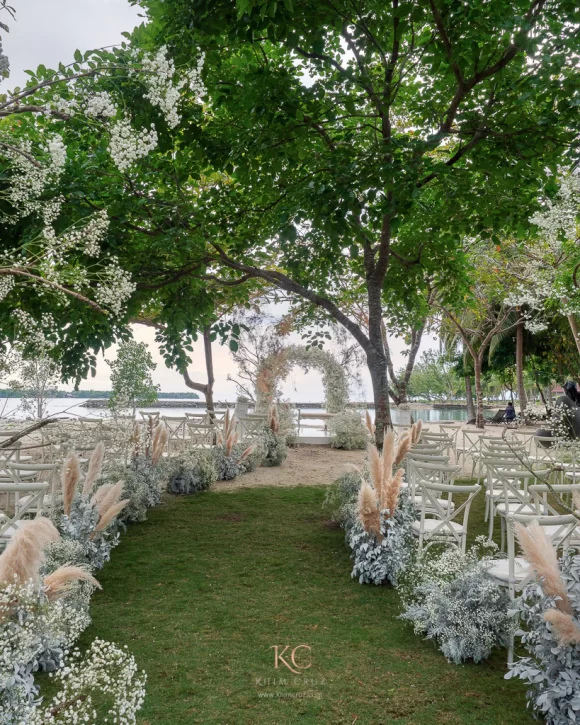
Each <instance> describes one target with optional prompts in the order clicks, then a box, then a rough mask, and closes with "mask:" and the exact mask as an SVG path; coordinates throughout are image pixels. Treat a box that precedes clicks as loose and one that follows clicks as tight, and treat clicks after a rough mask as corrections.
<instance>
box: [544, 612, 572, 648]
mask: <svg viewBox="0 0 580 725" xmlns="http://www.w3.org/2000/svg"><path fill="white" fill-rule="evenodd" d="M544 619H545V620H546V622H549V623H550V624H551V625H552V628H553V630H554V633H555V634H556V635H557V637H558V641H559V643H560V644H561V645H563V646H564V647H566V646H569V645H573V644H580V627H579V626H578V624H577V623H576V620H575V619H574V618H573V617H572V616H571V615H570V614H567V613H566V612H561V611H560V610H559V609H548V611H547V612H544Z"/></svg>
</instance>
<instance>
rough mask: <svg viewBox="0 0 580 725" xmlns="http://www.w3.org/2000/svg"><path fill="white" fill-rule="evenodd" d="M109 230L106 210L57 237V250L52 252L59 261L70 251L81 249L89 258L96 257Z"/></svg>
mask: <svg viewBox="0 0 580 725" xmlns="http://www.w3.org/2000/svg"><path fill="white" fill-rule="evenodd" d="M108 229H109V216H108V214H107V212H106V210H104V209H103V210H101V211H98V212H96V213H95V214H93V215H92V216H91V217H90V218H89V221H88V222H86V224H84V225H82V226H76V227H74V228H73V229H69V230H68V231H66V232H64V233H63V234H61V235H60V236H59V237H58V245H57V248H55V249H54V250H53V252H54V254H57V255H58V258H59V259H63V260H64V258H65V257H66V255H67V254H68V253H69V252H70V251H71V250H72V249H81V250H82V251H83V252H84V253H85V254H87V255H88V256H89V257H97V256H98V255H99V253H100V251H101V242H102V241H103V239H104V237H105V235H106V233H107V231H108Z"/></svg>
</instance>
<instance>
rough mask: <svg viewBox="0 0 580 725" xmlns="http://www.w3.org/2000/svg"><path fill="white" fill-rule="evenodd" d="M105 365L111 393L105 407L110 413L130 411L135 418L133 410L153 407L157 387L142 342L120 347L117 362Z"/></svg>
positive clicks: (153, 365) (149, 355) (108, 361)
mask: <svg viewBox="0 0 580 725" xmlns="http://www.w3.org/2000/svg"><path fill="white" fill-rule="evenodd" d="M106 362H107V363H108V365H109V367H110V368H111V390H112V392H111V395H110V397H109V401H108V406H109V408H110V409H111V410H112V411H113V412H114V413H119V412H121V411H122V410H127V409H130V410H131V411H132V415H133V417H135V412H136V409H137V406H148V405H152V404H153V403H155V401H156V400H157V392H158V390H159V386H158V385H155V384H154V383H153V380H152V378H151V371H153V370H155V367H156V365H155V363H154V362H153V358H152V357H151V353H150V352H149V350H148V349H147V345H145V343H144V342H135V341H134V340H127V341H126V342H123V343H121V344H120V345H119V349H118V351H117V359H116V360H112V361H110V360H107V361H106Z"/></svg>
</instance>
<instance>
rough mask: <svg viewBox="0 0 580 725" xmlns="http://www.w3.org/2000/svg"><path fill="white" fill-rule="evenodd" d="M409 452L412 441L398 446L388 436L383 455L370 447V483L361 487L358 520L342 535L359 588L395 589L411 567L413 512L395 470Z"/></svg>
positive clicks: (408, 438) (400, 473) (400, 471)
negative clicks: (381, 585)
mask: <svg viewBox="0 0 580 725" xmlns="http://www.w3.org/2000/svg"><path fill="white" fill-rule="evenodd" d="M410 448H411V436H410V435H405V436H403V437H402V438H401V440H400V441H399V445H397V444H396V443H395V434H394V432H393V431H389V432H388V433H387V434H386V435H385V438H384V442H383V451H382V454H380V453H379V451H378V450H377V448H376V447H375V446H374V445H369V480H367V479H366V478H364V479H363V480H362V482H361V486H360V490H359V493H358V501H357V513H358V516H357V520H356V521H355V523H354V524H353V526H352V528H351V529H350V530H349V532H348V535H347V542H348V544H349V546H350V548H351V552H352V554H351V555H352V558H353V560H354V564H353V570H352V576H353V577H355V578H357V579H358V580H359V582H360V583H361V584H384V583H388V584H391V585H392V586H395V587H396V586H397V584H398V582H399V579H400V577H401V576H402V574H403V572H404V571H405V569H406V568H407V567H408V566H409V564H410V563H411V561H412V558H413V550H414V547H415V543H414V537H413V532H412V528H411V527H412V524H413V522H414V521H415V520H416V518H417V512H416V509H415V506H414V505H413V502H412V501H410V500H409V497H408V495H407V492H406V491H405V490H404V489H402V483H403V469H402V468H400V467H399V466H400V465H401V463H402V462H403V460H404V459H405V456H406V455H407V453H408V452H409V450H410ZM394 469H395V470H394ZM395 471H396V472H395Z"/></svg>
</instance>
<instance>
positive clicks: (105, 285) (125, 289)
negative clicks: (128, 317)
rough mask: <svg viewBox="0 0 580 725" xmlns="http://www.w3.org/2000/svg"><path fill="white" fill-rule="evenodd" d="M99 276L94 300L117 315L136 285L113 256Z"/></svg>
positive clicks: (120, 312)
mask: <svg viewBox="0 0 580 725" xmlns="http://www.w3.org/2000/svg"><path fill="white" fill-rule="evenodd" d="M100 277H101V278H100V281H99V282H98V284H97V287H96V289H95V300H96V301H97V302H98V304H100V305H102V306H103V307H107V308H108V309H109V310H111V312H112V313H113V314H114V315H116V316H117V317H119V316H120V315H121V314H122V312H123V310H124V309H125V304H126V302H127V300H128V299H129V297H131V295H132V294H133V292H134V291H135V289H136V287H137V285H136V284H135V283H134V282H133V281H132V279H131V275H130V273H129V272H127V271H126V270H124V269H122V267H121V266H120V265H119V262H118V260H117V259H116V258H115V257H111V258H110V261H109V263H108V265H107V266H106V267H105V268H104V269H103V271H102V273H101V275H100Z"/></svg>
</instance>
